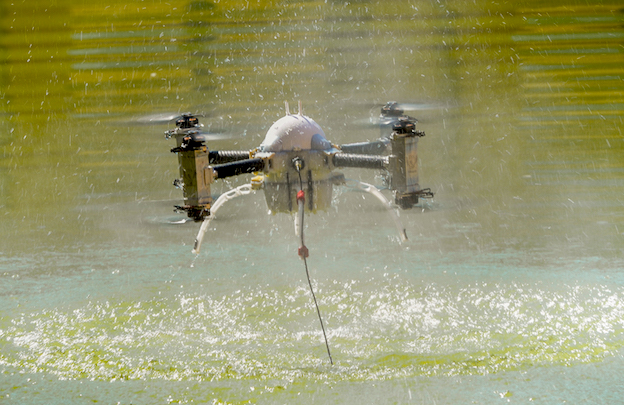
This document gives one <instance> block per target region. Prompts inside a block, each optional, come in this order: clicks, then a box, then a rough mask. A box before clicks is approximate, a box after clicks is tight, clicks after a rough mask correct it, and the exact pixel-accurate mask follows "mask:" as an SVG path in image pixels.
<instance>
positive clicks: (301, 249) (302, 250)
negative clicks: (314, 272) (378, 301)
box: [297, 245, 310, 258]
mask: <svg viewBox="0 0 624 405" xmlns="http://www.w3.org/2000/svg"><path fill="white" fill-rule="evenodd" d="M297 254H298V255H299V256H300V257H302V258H306V257H308V256H310V252H309V251H308V248H307V247H305V245H301V246H299V250H298V251H297Z"/></svg>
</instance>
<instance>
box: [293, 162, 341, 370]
mask: <svg viewBox="0 0 624 405" xmlns="http://www.w3.org/2000/svg"><path fill="white" fill-rule="evenodd" d="M295 167H296V168H297V173H298V174H299V189H300V190H303V180H301V170H300V168H299V166H295ZM302 210H305V204H304V205H303V207H302ZM302 212H303V211H302ZM303 217H304V216H303V215H301V223H300V224H299V226H300V228H299V229H300V230H299V232H300V236H301V246H305V245H304V243H303ZM301 257H302V258H303V264H304V266H305V271H306V277H307V278H308V285H309V286H310V292H311V293H312V298H313V299H314V306H315V307H316V313H317V314H318V318H319V321H320V322H321V330H322V331H323V337H324V338H325V347H327V355H328V356H329V363H330V364H331V365H332V366H333V365H334V360H333V359H332V355H331V351H330V350H329V341H328V340H327V333H325V325H323V318H322V317H321V310H320V309H319V305H318V301H317V300H316V294H314V288H312V280H310V271H309V270H308V260H307V259H306V257H305V255H302V256H301Z"/></svg>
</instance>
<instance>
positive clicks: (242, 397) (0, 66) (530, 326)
mask: <svg viewBox="0 0 624 405" xmlns="http://www.w3.org/2000/svg"><path fill="white" fill-rule="evenodd" d="M623 22H624V15H623V14H622V7H621V5H619V4H618V3H617V2H590V3H589V4H588V3H587V2H584V3H576V2H568V3H567V4H566V5H565V6H564V5H553V6H547V5H544V4H543V2H533V1H524V2H516V3H513V4H498V3H495V2H489V1H477V2H438V1H431V2H430V1H423V2H420V1H397V2H391V3H388V2H377V1H359V2H353V3H341V2H332V1H328V2H305V3H301V4H299V3H296V2H295V3H291V2H281V3H275V4H273V3H270V2H256V3H249V2H227V3H224V2H214V3H211V2H206V1H193V2H186V3H184V4H180V5H178V6H173V5H172V4H167V3H160V2H156V1H153V2H140V3H131V4H126V3H125V2H111V1H109V2H106V3H103V2H97V1H95V2H91V3H89V4H84V3H82V2H75V1H57V2H54V3H52V2H50V3H49V4H38V5H36V6H33V5H31V4H25V3H16V2H13V3H11V2H7V1H2V2H0V131H1V132H0V133H1V137H0V145H1V146H2V159H0V191H1V195H2V199H1V200H0V208H2V211H1V212H2V225H1V231H2V235H1V236H2V238H1V242H0V279H1V282H0V373H1V375H2V378H1V380H0V395H1V396H2V398H3V399H2V402H3V403H4V402H6V403H20V404H23V403H41V402H42V401H43V402H46V403H59V404H60V403H63V404H66V403H94V402H101V403H115V402H120V403H133V404H151V403H310V402H312V401H323V402H326V403H369V402H380V403H422V404H430V403H437V404H454V403H479V404H493V403H499V402H510V403H513V402H516V403H525V402H527V401H529V400H532V401H534V402H538V403H539V402H541V403H548V404H550V403H563V402H568V403H613V402H617V399H619V398H621V397H622V392H623V391H624V387H623V386H622V384H621V382H620V381H619V380H620V379H619V378H618V376H619V375H621V373H622V371H623V368H624V362H623V358H622V346H623V345H624V334H623V331H624V324H623V321H622V319H624V318H623V315H624V278H623V275H622V271H621V269H622V264H623V261H624V260H623V259H624V256H623V255H622V253H621V251H622V246H623V236H622V232H624V204H623V203H622V195H623V191H624V177H623V174H624V168H623V166H622V158H621V156H622V149H623V148H624V143H623V135H622V128H623V127H624V125H623V122H622V117H623V113H622V112H623V106H624V99H623V96H622V94H623V91H622V90H623V88H624V85H623V79H624V68H623V67H622V66H624V64H623V63H622V62H623V52H624V49H623V47H622V38H624V31H623V30H622V26H623ZM297 100H302V101H303V105H304V108H305V112H306V114H308V115H310V116H311V117H313V118H314V119H315V120H316V121H317V122H318V123H319V124H320V125H321V126H322V127H323V128H324V130H325V133H326V134H327V136H328V138H329V139H330V140H331V141H333V142H336V143H347V142H357V141H361V140H366V139H370V140H373V139H375V138H376V136H378V133H379V131H378V129H376V128H375V127H374V126H371V125H368V124H369V122H370V118H371V117H374V116H376V115H377V113H378V106H379V104H383V103H384V102H386V101H388V100H398V101H404V102H413V103H419V105H420V106H421V107H420V109H419V110H418V111H416V112H414V113H413V115H416V116H417V117H418V118H419V119H420V124H419V128H420V129H422V130H424V131H425V132H426V133H427V136H426V137H424V138H423V139H421V141H420V144H419V145H420V150H419V155H420V160H421V161H420V170H421V172H420V173H421V174H420V179H421V185H422V186H423V187H431V188H432V190H433V191H434V192H435V193H436V196H435V198H434V199H433V200H430V201H423V202H422V203H420V204H419V205H418V206H417V207H415V208H414V209H412V210H410V211H403V212H401V218H402V220H403V221H404V223H405V225H406V227H407V232H408V236H409V238H410V239H409V241H408V242H407V243H406V244H404V245H400V244H399V243H398V236H397V235H396V234H395V230H394V227H393V224H392V223H391V221H389V217H388V216H387V214H386V212H384V209H383V208H381V207H380V206H379V205H378V203H377V202H376V201H374V200H373V199H372V198H369V197H367V196H364V195H362V194H359V193H353V192H347V191H345V190H340V189H336V196H335V201H334V202H335V204H334V207H333V208H332V209H331V210H330V211H329V212H325V213H318V214H316V215H312V216H310V217H309V218H308V219H307V220H306V223H307V228H306V244H307V246H308V247H309V248H310V252H311V256H310V258H309V261H308V263H309V265H310V270H311V274H312V278H313V282H314V285H315V288H316V291H317V297H318V298H319V301H320V305H321V310H322V313H323V316H324V321H325V325H326V327H327V330H328V337H329V341H330V345H331V348H332V354H333V358H334V361H335V365H334V366H333V367H332V366H330V365H329V363H328V359H327V355H326V352H325V347H324V343H323V340H322V335H321V332H320V330H319V327H318V319H317V318H316V314H315V311H314V308H313V304H312V301H311V297H310V295H309V291H308V289H307V285H306V283H307V281H306V280H305V272H304V269H303V266H302V263H301V261H300V260H299V258H298V257H297V255H296V250H297V246H298V241H297V238H296V236H295V235H294V232H293V225H292V218H291V217H290V216H287V215H268V214H267V208H266V204H265V202H264V197H263V196H262V195H261V194H260V193H258V194H254V195H251V196H247V197H244V198H242V199H239V200H236V201H234V202H232V203H230V205H228V206H226V207H225V208H223V209H222V210H221V211H220V212H219V214H220V215H219V218H218V220H216V221H214V222H213V225H212V227H211V228H212V229H211V230H210V231H209V233H208V234H207V236H206V239H205V242H204V246H203V249H202V253H201V255H199V256H198V257H195V256H194V255H192V254H191V252H190V251H191V248H192V243H193V240H194V237H195V235H196V232H197V230H198V225H197V224H193V223H186V224H176V222H179V221H180V220H182V219H183V218H184V217H183V216H182V215H180V214H176V213H173V212H172V206H173V205H174V204H179V203H180V201H181V193H180V192H179V190H176V189H175V188H173V187H172V186H171V182H172V180H173V179H174V178H175V177H177V176H178V168H177V161H176V158H175V155H173V154H171V153H170V152H169V149H170V148H171V147H172V145H171V141H169V142H168V141H166V140H165V139H164V136H163V131H165V130H166V129H167V128H169V127H170V125H168V124H166V123H152V124H149V118H150V117H155V116H160V115H158V114H170V113H171V114H174V113H178V112H182V111H194V112H199V113H203V114H204V115H205V117H203V118H202V122H204V124H205V126H206V129H208V130H211V131H215V132H219V133H224V134H227V135H228V137H227V138H226V139H223V140H217V141H214V142H213V143H211V145H210V147H211V148H212V149H238V148H241V149H246V148H250V147H254V146H257V145H258V144H259V143H260V142H261V141H262V139H263V138H264V134H265V133H266V130H267V129H268V128H269V127H270V125H271V124H272V122H273V121H274V120H276V119H278V118H279V117H281V116H282V115H283V114H284V107H283V105H284V104H283V103H284V101H289V102H290V103H291V105H294V104H296V101H297ZM154 114H156V115H154ZM345 174H346V175H347V176H348V177H353V178H358V179H361V180H363V181H368V182H377V183H379V179H378V178H376V177H375V173H372V172H369V173H362V172H359V171H355V170H345ZM246 180H247V181H248V179H234V180H231V181H228V182H223V183H219V184H218V185H216V186H215V189H214V191H215V193H220V192H224V191H227V189H229V188H231V187H233V186H236V185H239V184H243V182H245V181H246Z"/></svg>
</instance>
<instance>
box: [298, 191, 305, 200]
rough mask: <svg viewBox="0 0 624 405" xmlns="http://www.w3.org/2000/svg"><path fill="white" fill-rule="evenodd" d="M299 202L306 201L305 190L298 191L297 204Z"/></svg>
mask: <svg viewBox="0 0 624 405" xmlns="http://www.w3.org/2000/svg"><path fill="white" fill-rule="evenodd" d="M299 201H305V193H304V192H303V190H299V191H297V202H299Z"/></svg>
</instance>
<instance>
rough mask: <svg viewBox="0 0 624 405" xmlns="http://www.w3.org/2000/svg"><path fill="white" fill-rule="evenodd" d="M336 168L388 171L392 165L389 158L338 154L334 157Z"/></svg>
mask: <svg viewBox="0 0 624 405" xmlns="http://www.w3.org/2000/svg"><path fill="white" fill-rule="evenodd" d="M332 163H333V164H334V166H335V167H359V168H362V169H387V168H388V165H389V164H390V161H389V158H388V157H387V156H371V155H363V154H354V153H341V152H338V153H336V154H334V156H333V157H332Z"/></svg>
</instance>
